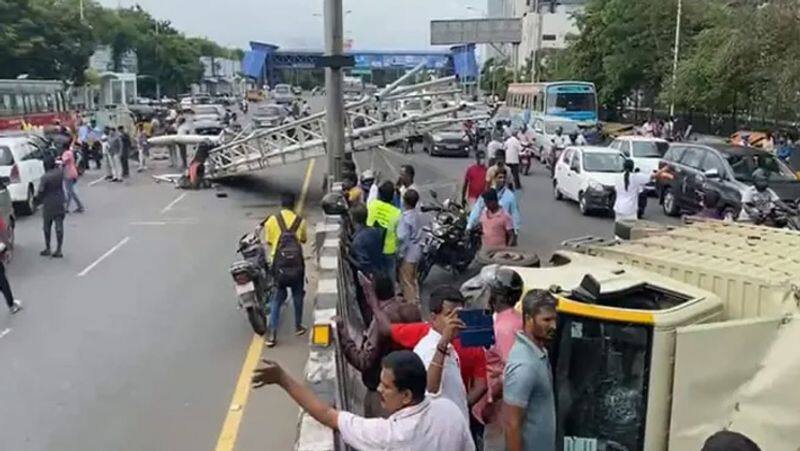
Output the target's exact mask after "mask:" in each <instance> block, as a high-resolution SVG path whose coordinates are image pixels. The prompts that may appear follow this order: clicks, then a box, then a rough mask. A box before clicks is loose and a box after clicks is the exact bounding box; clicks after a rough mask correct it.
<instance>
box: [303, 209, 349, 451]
mask: <svg viewBox="0 0 800 451" xmlns="http://www.w3.org/2000/svg"><path fill="white" fill-rule="evenodd" d="M340 228H341V227H340V225H339V217H337V216H325V217H324V219H323V221H322V222H320V223H318V224H317V225H316V229H315V233H316V235H315V243H314V244H315V246H314V248H315V256H316V261H317V268H318V271H317V272H318V274H319V276H318V279H317V289H316V295H315V296H314V307H313V326H314V327H313V328H312V333H311V334H310V335H311V337H310V340H311V345H310V347H309V352H308V360H307V361H306V366H305V371H304V377H305V382H306V384H307V385H308V386H309V387H311V389H312V390H313V391H314V392H315V393H316V394H317V396H319V397H320V398H321V399H324V400H325V401H326V402H328V403H330V404H333V405H336V406H341V405H342V403H341V401H340V400H341V398H340V397H339V393H338V390H337V387H338V385H339V384H338V383H337V368H336V367H337V363H336V353H337V351H336V350H337V349H338V347H337V346H336V345H335V344H328V345H327V346H326V345H325V344H321V345H316V344H314V343H315V342H317V341H323V339H324V338H325V337H317V336H316V335H317V334H318V333H322V334H324V332H320V328H322V330H324V328H325V326H328V327H329V328H330V329H329V330H332V328H333V321H332V318H333V317H334V316H335V315H336V304H337V301H338V295H337V293H338V291H339V290H338V286H337V283H338V281H337V277H336V273H337V267H338V248H337V243H338V240H337V239H336V238H337V237H338V234H339V230H340ZM331 335H333V337H330V336H329V337H328V338H334V339H335V334H331ZM334 343H335V342H334ZM294 449H295V450H296V451H333V450H335V449H341V448H340V447H337V446H336V437H335V435H334V433H333V431H331V430H330V429H329V428H327V427H326V426H324V425H322V424H320V423H319V422H317V420H315V419H314V418H312V417H311V416H310V415H309V414H308V413H307V412H305V411H303V410H301V411H300V415H299V417H298V421H297V439H296V441H295V447H294Z"/></svg>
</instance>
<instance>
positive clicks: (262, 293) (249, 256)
mask: <svg viewBox="0 0 800 451" xmlns="http://www.w3.org/2000/svg"><path fill="white" fill-rule="evenodd" d="M261 230H262V229H261V227H259V228H257V229H256V230H254V231H253V232H250V233H246V234H244V235H242V237H241V238H239V245H238V248H237V250H236V252H237V253H238V254H241V256H242V258H243V259H242V260H239V261H236V262H234V263H233V264H232V265H231V268H230V273H231V276H232V277H233V281H234V284H235V285H234V289H235V290H236V295H237V296H238V298H239V299H238V308H239V309H244V310H245V312H247V319H248V321H249V322H250V325H251V326H252V327H253V332H255V333H257V334H258V335H264V334H265V333H266V332H267V315H268V314H269V311H268V310H269V302H268V301H269V299H270V297H271V295H272V291H273V287H274V283H273V280H272V272H271V271H270V268H269V263H268V262H267V251H266V248H265V247H264V245H263V244H262V243H261V238H260V237H261Z"/></svg>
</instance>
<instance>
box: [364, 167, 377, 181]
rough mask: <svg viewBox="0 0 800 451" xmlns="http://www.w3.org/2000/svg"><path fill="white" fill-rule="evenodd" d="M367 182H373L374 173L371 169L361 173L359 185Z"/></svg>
mask: <svg viewBox="0 0 800 451" xmlns="http://www.w3.org/2000/svg"><path fill="white" fill-rule="evenodd" d="M368 181H375V172H374V171H373V170H372V169H367V170H366V171H364V172H362V173H361V183H366V182H368Z"/></svg>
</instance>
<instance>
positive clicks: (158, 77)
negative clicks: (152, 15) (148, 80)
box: [81, 0, 161, 101]
mask: <svg viewBox="0 0 800 451" xmlns="http://www.w3.org/2000/svg"><path fill="white" fill-rule="evenodd" d="M81 1H83V0H81ZM158 39H159V38H158V19H156V49H155V51H156V64H158V68H157V69H156V100H158V101H160V100H161V59H160V58H159V57H158V42H159V41H158Z"/></svg>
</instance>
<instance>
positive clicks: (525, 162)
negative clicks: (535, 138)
mask: <svg viewBox="0 0 800 451" xmlns="http://www.w3.org/2000/svg"><path fill="white" fill-rule="evenodd" d="M532 159H533V147H532V145H531V144H523V145H522V152H520V153H519V168H520V172H522V174H523V175H529V174H530V172H531V160H532Z"/></svg>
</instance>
